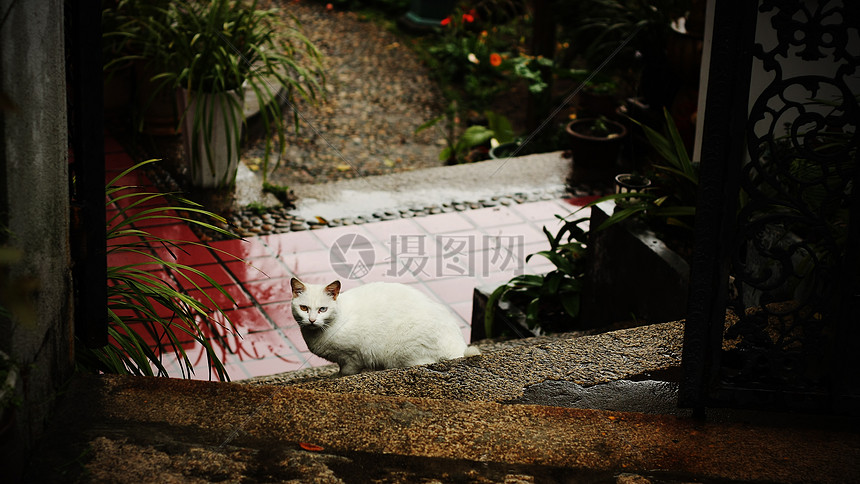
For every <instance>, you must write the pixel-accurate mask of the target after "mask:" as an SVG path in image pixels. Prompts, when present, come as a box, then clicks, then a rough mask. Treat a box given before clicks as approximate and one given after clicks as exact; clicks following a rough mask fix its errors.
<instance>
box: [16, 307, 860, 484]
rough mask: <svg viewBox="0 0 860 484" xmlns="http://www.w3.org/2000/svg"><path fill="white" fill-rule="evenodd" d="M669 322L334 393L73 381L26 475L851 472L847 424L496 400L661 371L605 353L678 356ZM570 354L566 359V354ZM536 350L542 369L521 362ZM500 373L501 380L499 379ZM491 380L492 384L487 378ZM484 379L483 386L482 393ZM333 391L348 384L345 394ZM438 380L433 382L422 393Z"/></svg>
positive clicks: (654, 478) (835, 475) (854, 445)
mask: <svg viewBox="0 0 860 484" xmlns="http://www.w3.org/2000/svg"><path fill="white" fill-rule="evenodd" d="M681 331H682V325H681V324H680V323H668V324H665V325H658V326H656V327H642V328H633V329H630V330H624V331H623V332H621V333H608V334H606V335H596V336H593V337H583V338H573V339H560V340H557V341H555V342H551V343H547V342H539V343H537V344H535V345H534V346H530V345H526V346H525V348H531V351H530V352H526V354H525V356H522V355H521V353H519V352H512V353H509V354H506V353H505V352H504V351H502V352H498V353H489V354H486V355H483V356H481V357H475V358H469V359H463V360H456V361H453V362H449V363H446V364H436V365H430V366H428V367H418V368H415V369H410V370H393V371H385V372H376V374H377V379H375V380H373V381H368V380H366V378H365V379H362V377H363V376H364V375H354V376H351V377H344V378H340V379H338V380H336V381H338V382H341V385H343V386H342V387H341V388H340V389H335V388H324V387H322V386H312V385H287V386H277V385H243V384H236V383H218V382H200V381H188V380H175V379H164V378H131V377H115V376H103V377H79V378H77V379H76V380H75V381H74V382H73V384H72V385H71V387H70V388H69V389H68V391H67V392H66V393H64V395H63V396H62V398H61V401H60V406H59V410H58V413H57V415H56V420H55V423H54V425H53V426H51V427H49V430H48V433H47V435H46V438H45V439H43V446H42V447H41V448H40V449H38V451H37V452H36V454H35V457H34V459H35V460H34V461H33V462H32V464H31V466H30V468H29V471H28V472H29V474H28V476H27V477H28V479H27V480H28V482H51V481H63V482H68V481H77V482H107V481H110V482H213V481H223V482H239V481H242V482H273V481H290V482H368V481H376V482H667V483H668V482H788V483H795V482H797V483H800V482H851V481H854V480H856V479H855V477H856V476H857V475H858V472H860V434H858V427H857V422H856V420H852V419H843V418H835V417H826V416H810V415H805V416H804V415H792V414H770V413H754V412H728V411H724V412H721V413H719V414H718V415H716V414H715V415H714V416H711V415H709V418H708V420H697V419H693V418H690V417H687V416H683V415H680V416H679V415H665V414H649V413H641V412H632V411H630V412H628V411H618V410H604V409H590V408H589V409H585V408H565V407H557V406H547V405H535V404H512V403H511V402H499V401H497V400H496V399H497V397H499V396H501V395H508V396H511V395H514V396H516V395H519V396H521V397H522V396H528V395H529V393H530V391H531V390H530V389H529V388H534V385H535V384H541V383H543V384H544V385H546V384H549V382H553V381H556V382H560V381H564V382H569V383H576V385H579V386H581V387H583V388H591V387H595V386H598V385H601V383H600V382H604V384H605V383H609V382H612V381H617V380H616V378H617V377H618V376H623V375H632V374H634V373H637V372H639V373H640V374H642V372H641V370H642V369H643V368H652V367H661V368H662V369H663V370H666V369H671V368H673V367H676V364H677V363H675V362H672V361H671V360H672V359H673V358H671V357H669V358H668V359H665V358H666V357H665V356H664V357H662V358H664V360H663V363H662V364H661V363H659V360H660V358H661V357H659V356H656V357H655V356H643V358H642V359H640V360H641V361H639V362H638V363H637V362H636V361H633V360H624V359H619V358H618V357H617V356H616V355H618V354H619V353H623V352H625V351H626V350H628V349H630V348H641V354H642V355H659V354H660V353H661V352H665V350H666V349H667V348H674V349H675V351H676V352H679V351H680V346H678V344H677V342H676V341H675V336H672V335H674V334H678V333H680V332H681ZM660 341H662V343H659V342H660ZM655 343H656V344H658V346H653V345H654V344H655ZM601 345H602V346H601ZM659 345H662V347H661V346H659ZM600 349H603V351H599V350H600ZM529 355H531V356H529ZM535 355H542V356H541V357H539V358H535ZM571 355H579V356H578V357H577V358H578V359H577V360H575V361H571V360H570V357H571ZM585 355H591V356H590V357H589V358H588V359H585ZM536 359H537V360H539V361H542V362H543V365H540V364H539V365H533V364H532V363H533V362H534V361H535V360H536ZM647 361H652V363H647ZM542 367H544V368H553V367H556V368H558V371H554V372H552V371H551V372H547V371H546V370H543V369H541V368H542ZM532 368H535V371H532ZM418 369H423V370H424V371H425V372H426V375H425V378H424V380H421V381H418V380H416V374H415V373H414V371H415V370H418ZM604 369H605V370H604ZM646 373H647V372H646ZM664 374H665V373H664ZM456 375H462V378H464V379H465V378H468V377H469V375H470V376H471V378H472V379H473V380H475V381H476V384H474V385H472V386H470V387H465V388H463V392H461V393H460V394H458V393H457V388H459V386H458V385H456V384H452V383H454V382H456V381H457V380H458V379H459V378H461V377H457V376H456ZM506 376H510V381H509V382H508V383H507V384H502V383H499V382H501V381H502V380H504V379H505V377H506ZM380 377H384V378H382V379H380ZM385 381H389V382H391V383H392V386H394V387H396V386H397V385H398V382H403V383H404V384H405V383H406V382H409V381H412V382H413V385H412V387H413V388H416V389H418V390H416V391H423V392H424V395H423V396H420V397H418V396H400V395H397V396H394V395H384V394H382V393H386V390H385ZM491 381H496V382H497V383H499V384H497V385H485V383H487V382H491ZM524 382H534V383H531V384H529V385H524V384H523V383H524ZM482 386H483V387H485V388H486V389H487V391H486V392H485V393H484V394H483V396H480V395H478V393H479V389H480V388H481V387H482ZM347 387H352V388H353V390H355V391H353V390H350V391H345V390H346V388H347ZM360 388H363V390H360ZM442 388H447V389H448V390H447V392H445V393H438V392H436V391H435V390H434V389H442ZM494 388H496V389H502V391H501V392H500V393H499V392H498V391H497V390H494ZM475 397H478V398H475Z"/></svg>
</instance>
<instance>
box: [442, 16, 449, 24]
mask: <svg viewBox="0 0 860 484" xmlns="http://www.w3.org/2000/svg"><path fill="white" fill-rule="evenodd" d="M440 23H441V24H442V25H448V24H450V23H451V17H445V18H443V19H442V22H440Z"/></svg>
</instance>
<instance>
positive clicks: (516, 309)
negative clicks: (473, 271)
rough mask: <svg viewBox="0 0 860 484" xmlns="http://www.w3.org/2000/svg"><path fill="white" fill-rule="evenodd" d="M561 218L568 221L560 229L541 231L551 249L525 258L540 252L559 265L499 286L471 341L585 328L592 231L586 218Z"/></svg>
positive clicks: (486, 304) (473, 325) (517, 277)
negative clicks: (583, 300) (586, 225)
mask: <svg viewBox="0 0 860 484" xmlns="http://www.w3.org/2000/svg"><path fill="white" fill-rule="evenodd" d="M557 217H558V218H559V219H560V220H561V221H562V222H564V225H563V226H562V227H561V228H560V229H559V231H558V233H556V234H552V233H550V232H549V230H547V228H546V227H544V229H543V232H544V235H546V238H547V240H548V241H549V245H550V247H549V249H548V250H544V251H540V252H536V253H534V254H530V255H529V256H527V257H526V262H528V261H529V259H531V258H532V257H534V256H536V255H537V256H541V257H545V258H546V259H548V260H549V261H550V262H552V264H553V265H554V266H555V269H553V270H552V271H550V272H548V273H546V274H523V275H519V276H516V277H514V278H512V279H511V280H510V281H508V282H506V283H505V284H502V285H501V286H499V287H497V288H496V289H495V290H494V291H493V292H492V293H491V294H490V295H489V297H488V298H487V300H486V303H485V304H484V314H483V317H484V320H483V323H484V324H483V325H480V322H479V321H473V324H472V339H473V340H474V339H481V338H492V337H498V336H505V335H510V334H513V335H515V336H519V337H525V336H538V335H540V334H545V333H559V332H567V331H572V330H575V329H583V328H582V327H581V325H580V323H581V321H580V319H579V314H580V295H581V293H582V290H583V283H584V277H585V271H586V267H587V259H586V257H585V255H586V239H587V235H588V234H587V232H586V231H585V230H583V228H582V227H581V226H580V225H582V224H583V223H584V222H586V221H587V220H588V218H587V217H585V218H580V219H576V220H567V219H566V218H564V217H561V216H558V215H557ZM476 323H477V324H476Z"/></svg>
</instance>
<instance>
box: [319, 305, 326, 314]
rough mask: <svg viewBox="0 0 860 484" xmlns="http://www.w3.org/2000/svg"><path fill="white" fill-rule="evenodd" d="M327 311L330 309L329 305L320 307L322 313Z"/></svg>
mask: <svg viewBox="0 0 860 484" xmlns="http://www.w3.org/2000/svg"><path fill="white" fill-rule="evenodd" d="M326 311H328V308H327V307H325V306H323V307H321V308H319V312H321V313H324V312H326Z"/></svg>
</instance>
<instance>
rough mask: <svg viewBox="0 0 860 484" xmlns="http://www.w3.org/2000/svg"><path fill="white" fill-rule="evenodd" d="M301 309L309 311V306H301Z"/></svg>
mask: <svg viewBox="0 0 860 484" xmlns="http://www.w3.org/2000/svg"><path fill="white" fill-rule="evenodd" d="M299 309H301V310H302V311H304V312H308V307H307V306H299Z"/></svg>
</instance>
